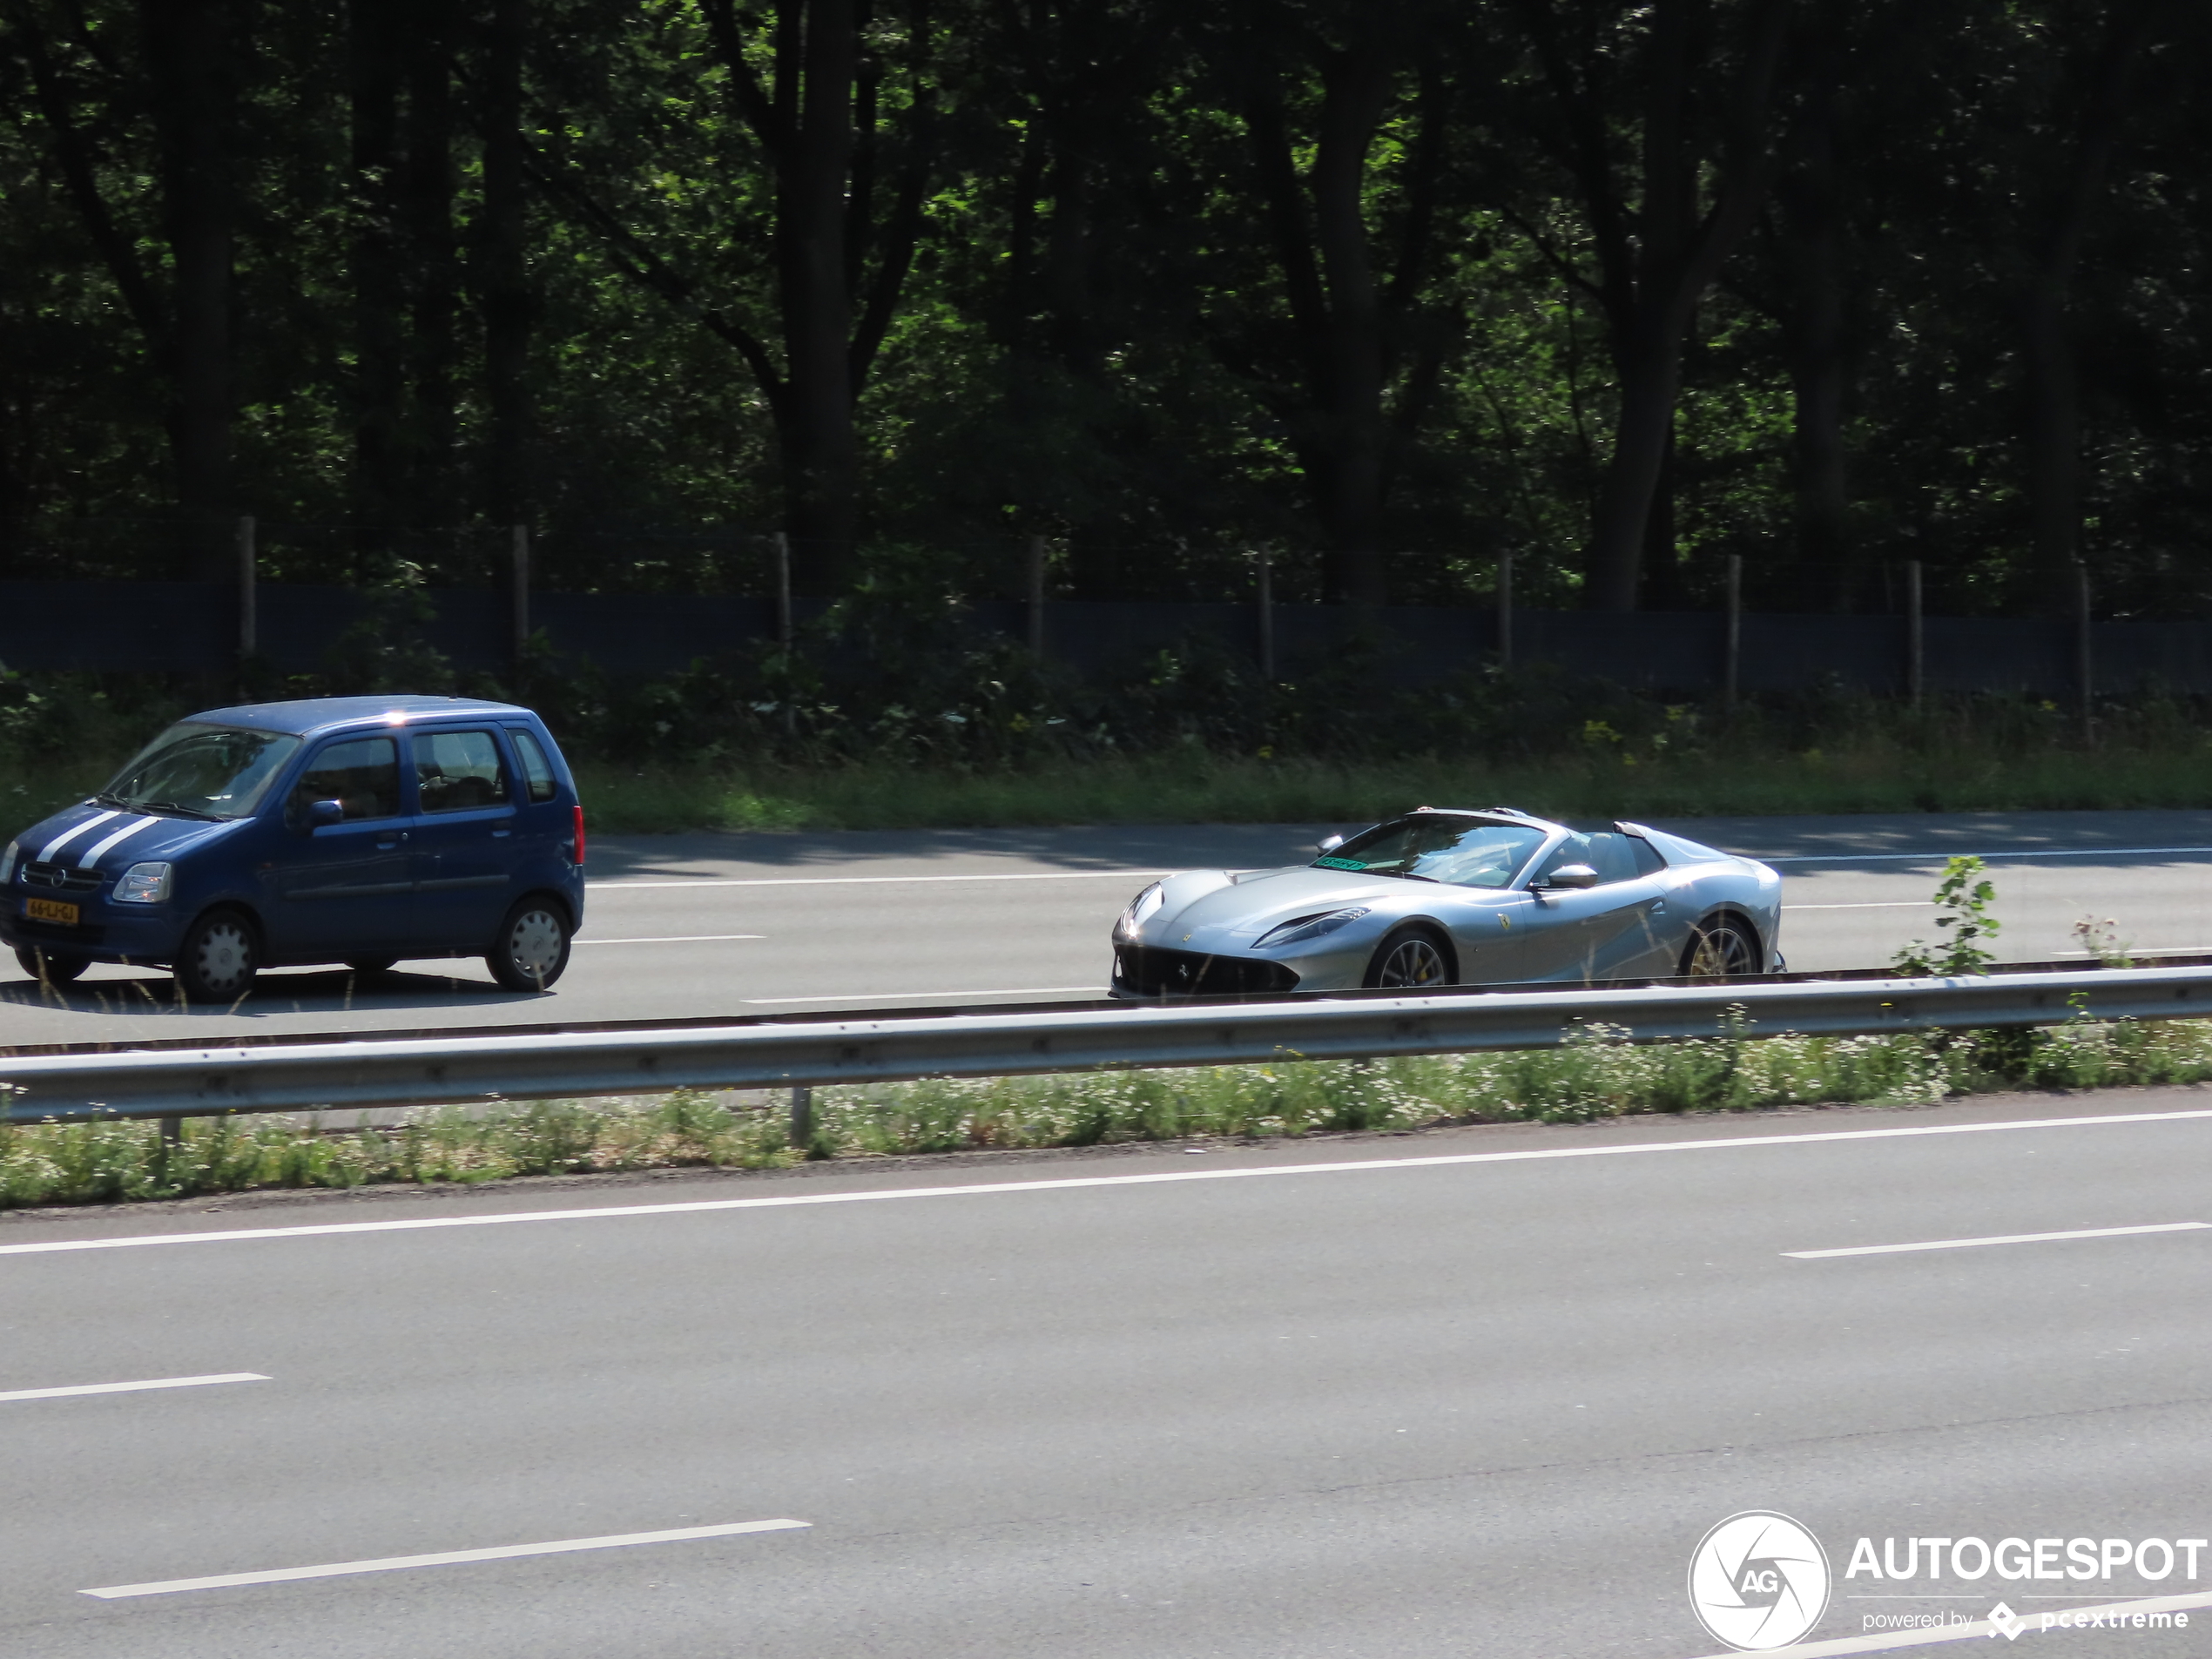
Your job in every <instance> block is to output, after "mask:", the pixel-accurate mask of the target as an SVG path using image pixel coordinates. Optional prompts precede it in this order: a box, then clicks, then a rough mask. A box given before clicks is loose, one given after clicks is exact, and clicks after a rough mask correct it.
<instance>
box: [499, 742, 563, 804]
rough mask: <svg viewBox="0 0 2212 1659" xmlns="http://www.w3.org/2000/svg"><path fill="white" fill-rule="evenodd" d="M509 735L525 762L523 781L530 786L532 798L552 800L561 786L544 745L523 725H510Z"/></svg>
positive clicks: (518, 754) (517, 752) (517, 753)
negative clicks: (555, 777)
mask: <svg viewBox="0 0 2212 1659" xmlns="http://www.w3.org/2000/svg"><path fill="white" fill-rule="evenodd" d="M507 735H508V736H509V737H510V738H514V739H515V752H516V755H517V756H519V757H520V758H521V759H522V762H523V782H524V783H526V784H528V785H529V795H530V799H532V800H551V799H553V797H554V796H555V794H556V793H557V792H558V789H559V786H557V785H556V784H555V783H554V781H553V765H552V763H551V762H550V761H549V760H547V759H546V758H545V749H544V745H542V744H540V743H539V742H538V740H537V738H536V735H535V734H534V733H531V732H525V731H524V730H523V728H522V727H521V726H518V725H510V726H509V727H508V728H507Z"/></svg>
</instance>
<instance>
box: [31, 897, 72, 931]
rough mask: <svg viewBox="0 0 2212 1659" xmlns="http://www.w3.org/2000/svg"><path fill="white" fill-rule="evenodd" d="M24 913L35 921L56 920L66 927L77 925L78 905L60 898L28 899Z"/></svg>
mask: <svg viewBox="0 0 2212 1659" xmlns="http://www.w3.org/2000/svg"><path fill="white" fill-rule="evenodd" d="M23 913H24V915H26V916H28V917H30V920H31V921H55V922H59V923H60V924H61V925H62V926H63V927H75V926H77V907H76V906H75V905H73V904H65V903H64V902H63V901H62V900H59V899H26V900H24V904H23Z"/></svg>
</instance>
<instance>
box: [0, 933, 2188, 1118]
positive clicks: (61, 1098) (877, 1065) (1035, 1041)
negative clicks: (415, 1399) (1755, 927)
mask: <svg viewBox="0 0 2212 1659" xmlns="http://www.w3.org/2000/svg"><path fill="white" fill-rule="evenodd" d="M2208 1013H2212V967H2206V966H2192V967H2186V968H2085V969H2080V970H2074V969H2064V970H2060V971H2057V972H2037V973H2018V972H2014V973H2000V974H1986V975H1978V976H1973V977H1961V978H1955V979H1880V978H1868V979H1849V980H1811V981H1783V982H1776V981H1741V982H1736V983H1725V984H1701V985H1680V984H1674V985H1651V986H1636V987H1629V988H1591V989H1558V988H1546V989H1541V990H1514V991H1486V990H1479V989H1464V988H1463V989H1459V990H1453V991H1447V992H1443V993H1431V994H1427V995H1420V996H1404V995H1391V994H1388V993H1385V992H1369V993H1354V994H1352V995H1345V996H1344V997H1341V998H1318V997H1298V996H1292V997H1287V998H1281V999H1270V1000H1264V1001H1244V1002H1233V1003H1231V1002H1224V1003H1189V1004H1179V1005H1169V1006H1164V1007H1160V1006H1150V1005H1129V1004H1116V1005H1112V1006H1100V1005H1097V1004H1089V1005H1084V1006H1078V1007H1076V1008H1068V1009H1057V1010H1055V1009H1050V1008H1046V1009H1036V1008H1026V1009H1020V1010H1014V1011H997V1010H981V1011H976V1012H963V1013H953V1014H927V1015H917V1016H909V1017H903V1018H887V1017H884V1016H881V1015H878V1016H876V1017H873V1018H865V1019H853V1018H829V1019H822V1020H815V1021H806V1020H791V1021H784V1020H779V1021H765V1022H749V1023H743V1024H739V1023H732V1024H729V1025H707V1026H699V1025H691V1026H684V1027H667V1028H624V1029H617V1030H590V1031H558V1030H556V1031H550V1032H533V1033H518V1032H513V1031H509V1032H502V1033H497V1034H491V1035H474V1036H471V1035H450V1036H437V1037H421V1036H409V1037H403V1038H377V1037H373V1036H371V1037H361V1038H353V1039H347V1040H345V1041H333V1040H329V1039H325V1038H310V1039H305V1040H302V1041H300V1042H269V1043H263V1044H255V1045H253V1046H250V1047H232V1048H222V1047H206V1048H199V1047H192V1048H165V1049H137V1050H125V1051H121V1052H112V1053H97V1054H84V1053H53V1052H47V1053H37V1054H17V1055H7V1056H0V1085H5V1086H6V1088H7V1089H8V1090H9V1091H10V1092H9V1093H8V1094H7V1095H6V1102H7V1116H8V1120H9V1121H10V1122H12V1123H42V1122H48V1121H57V1120H68V1119H84V1118H100V1117H184V1116H217V1115H220V1114H223V1113H226V1112H298V1111H311V1110H316V1109H329V1110H342V1109H359V1108H366V1107H372V1106H426V1105H445V1104H457V1103H472V1102H482V1101H491V1100H546V1099H554V1098H570V1097H577V1096H601V1095H644V1094H661V1093H665V1092H667V1091H669V1090H671V1089H779V1088H807V1087H813V1086H818V1085H822V1084H832V1083H870V1082H903V1081H909V1080H912V1079H915V1078H921V1077H1001V1076H1017V1075H1022V1074H1032V1073H1041V1072H1076V1071H1094V1070H1110V1069H1132V1068H1143V1067H1156V1066H1220V1065H1240V1064H1242V1065H1249V1064H1252V1063H1255V1062H1262V1061H1267V1060H1291V1059H1299V1060H1347V1059H1376V1058H1381V1057H1384V1056H1386V1055H1433V1054H1465V1053H1472V1052H1475V1051H1480V1050H1492V1049H1542V1048H1549V1047H1552V1046H1554V1045H1556V1044H1558V1043H1560V1042H1563V1041H1566V1040H1567V1039H1568V1038H1569V1037H1571V1036H1572V1035H1575V1033H1577V1032H1583V1031H1588V1029H1589V1028H1591V1027H1593V1026H1601V1025H1602V1026H1604V1027H1606V1028H1608V1030H1609V1031H1617V1032H1619V1033H1620V1034H1621V1035H1624V1036H1625V1037H1626V1038H1627V1039H1628V1040H1629V1041H1633V1042H1675V1041H1680V1040H1682V1039H1684V1038H1691V1037H1712V1036H1718V1035H1730V1034H1736V1035H1764V1036H1779V1035H1784V1034H1785V1033H1793V1034H1796V1035H1802V1036H1813V1035H1837V1036H1842V1035H1863V1034H1870V1033H1871V1034H1879V1033H1890V1032H1905V1031H1933V1030H1961V1029H1971V1028H1977V1027H1985V1026H2022V1025H2056V1024H2062V1023H2064V1022H2067V1021H2069V1020H2074V1019H2078V1018H2091V1019H2101V1020H2116V1019H2174V1018H2185V1017H2189V1016H2198V1015H2206V1014H2208Z"/></svg>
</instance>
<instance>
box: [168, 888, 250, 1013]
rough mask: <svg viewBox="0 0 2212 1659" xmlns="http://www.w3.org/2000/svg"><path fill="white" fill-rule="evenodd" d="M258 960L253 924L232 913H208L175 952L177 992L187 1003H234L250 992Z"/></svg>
mask: <svg viewBox="0 0 2212 1659" xmlns="http://www.w3.org/2000/svg"><path fill="white" fill-rule="evenodd" d="M260 958H261V952H260V945H259V943H258V942H257V941H255V939H254V937H253V923H252V922H250V921H246V918H245V917H244V916H241V915H240V914H238V912H237V911H235V910H211V911H209V912H208V913H207V914H206V915H204V916H202V917H201V918H200V919H199V921H195V922H194V923H192V926H191V927H189V928H187V929H185V942H184V943H183V944H181V945H179V947H178V948H177V962H176V967H175V969H174V972H175V974H176V975H177V988H178V989H179V990H181V991H182V992H183V993H184V994H185V1001H187V1002H235V1001H238V1000H239V998H240V997H242V996H244V995H246V993H247V992H248V991H250V990H252V989H253V971H254V969H255V968H259V967H260Z"/></svg>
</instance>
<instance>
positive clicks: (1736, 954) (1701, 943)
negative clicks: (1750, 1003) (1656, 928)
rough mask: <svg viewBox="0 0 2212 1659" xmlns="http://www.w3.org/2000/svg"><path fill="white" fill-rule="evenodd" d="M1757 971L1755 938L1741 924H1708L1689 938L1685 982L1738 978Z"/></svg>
mask: <svg viewBox="0 0 2212 1659" xmlns="http://www.w3.org/2000/svg"><path fill="white" fill-rule="evenodd" d="M1758 971H1759V941H1758V939H1757V935H1756V934H1753V933H1752V932H1751V930H1750V928H1748V927H1745V926H1744V925H1743V923H1742V922H1740V921H1729V920H1728V919H1726V918H1723V919H1722V920H1721V921H1715V922H1709V923H1707V924H1706V925H1705V926H1704V927H1700V928H1698V929H1697V930H1696V932H1694V933H1692V934H1690V935H1689V944H1688V945H1687V946H1685V947H1684V948H1683V954H1682V976H1683V978H1684V979H1701V980H1703V979H1740V978H1741V977H1743V975H1744V974H1756V973H1757V972H1758Z"/></svg>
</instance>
